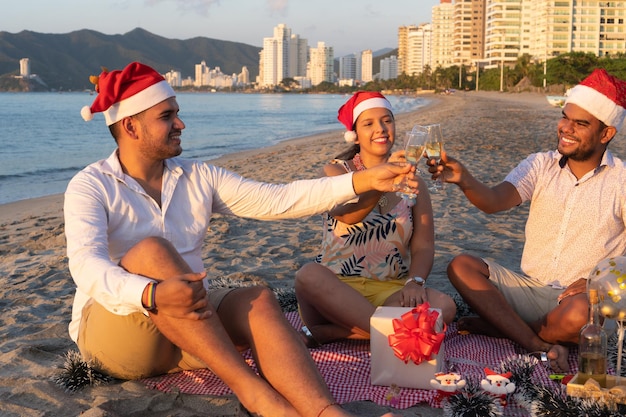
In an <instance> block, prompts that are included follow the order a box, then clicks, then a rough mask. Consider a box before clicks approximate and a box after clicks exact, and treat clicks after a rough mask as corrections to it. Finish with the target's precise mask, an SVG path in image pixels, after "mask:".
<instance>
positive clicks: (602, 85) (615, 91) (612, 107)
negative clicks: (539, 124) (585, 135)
mask: <svg viewBox="0 0 626 417" xmlns="http://www.w3.org/2000/svg"><path fill="white" fill-rule="evenodd" d="M567 103H572V104H576V105H577V106H579V107H581V108H582V109H584V110H586V111H587V112H589V113H591V114H592V115H593V116H594V117H595V118H597V119H598V120H600V121H601V122H603V123H604V124H605V125H607V126H613V127H615V128H616V129H617V130H620V128H621V127H622V123H623V121H624V116H626V81H623V80H620V79H619V78H616V77H614V76H612V75H610V74H609V73H607V72H606V70H604V69H601V68H600V69H596V70H594V71H593V72H592V73H591V75H589V76H588V77H587V78H585V79H584V80H583V81H582V82H581V83H580V84H578V85H577V86H575V87H574V88H572V89H571V90H570V91H569V93H568V94H567V99H566V100H565V104H567Z"/></svg>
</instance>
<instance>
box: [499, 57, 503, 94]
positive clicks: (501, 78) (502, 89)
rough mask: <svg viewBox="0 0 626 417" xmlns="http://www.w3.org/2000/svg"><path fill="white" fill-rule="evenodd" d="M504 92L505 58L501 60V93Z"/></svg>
mask: <svg viewBox="0 0 626 417" xmlns="http://www.w3.org/2000/svg"><path fill="white" fill-rule="evenodd" d="M502 91H504V57H501V60H500V92H502Z"/></svg>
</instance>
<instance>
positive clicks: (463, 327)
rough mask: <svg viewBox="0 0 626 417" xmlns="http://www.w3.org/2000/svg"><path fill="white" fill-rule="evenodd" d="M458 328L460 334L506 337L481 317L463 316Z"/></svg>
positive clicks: (457, 325) (457, 324)
mask: <svg viewBox="0 0 626 417" xmlns="http://www.w3.org/2000/svg"><path fill="white" fill-rule="evenodd" d="M456 328H457V331H458V332H459V334H470V333H471V334H481V335H483V336H489V337H505V336H504V335H502V333H500V332H499V331H498V330H497V329H495V328H494V327H493V326H492V325H490V324H489V323H487V322H486V321H485V320H483V319H482V318H480V317H461V318H460V319H459V320H458V321H457V323H456Z"/></svg>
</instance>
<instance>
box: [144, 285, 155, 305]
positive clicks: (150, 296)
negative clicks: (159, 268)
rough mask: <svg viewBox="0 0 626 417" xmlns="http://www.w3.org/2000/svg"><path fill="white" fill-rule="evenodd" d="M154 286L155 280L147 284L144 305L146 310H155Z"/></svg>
mask: <svg viewBox="0 0 626 417" xmlns="http://www.w3.org/2000/svg"><path fill="white" fill-rule="evenodd" d="M156 286H157V283H156V282H151V283H149V284H148V305H147V306H145V308H146V310H148V311H154V310H156Z"/></svg>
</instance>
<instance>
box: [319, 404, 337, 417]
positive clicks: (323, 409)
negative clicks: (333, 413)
mask: <svg viewBox="0 0 626 417" xmlns="http://www.w3.org/2000/svg"><path fill="white" fill-rule="evenodd" d="M333 405H339V403H338V402H337V401H333V402H332V403H330V404H326V405H325V406H324V407H322V409H321V410H320V412H319V413H317V417H320V416H321V415H322V414H324V411H326V410H327V409H329V408H330V407H332V406H333Z"/></svg>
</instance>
